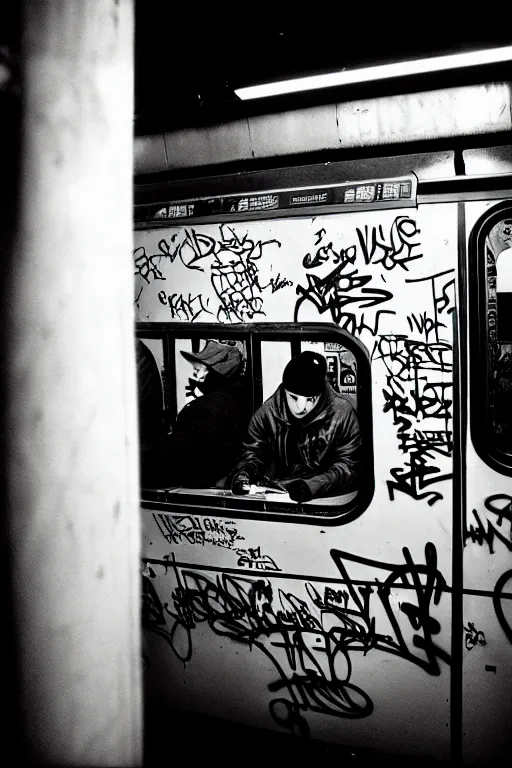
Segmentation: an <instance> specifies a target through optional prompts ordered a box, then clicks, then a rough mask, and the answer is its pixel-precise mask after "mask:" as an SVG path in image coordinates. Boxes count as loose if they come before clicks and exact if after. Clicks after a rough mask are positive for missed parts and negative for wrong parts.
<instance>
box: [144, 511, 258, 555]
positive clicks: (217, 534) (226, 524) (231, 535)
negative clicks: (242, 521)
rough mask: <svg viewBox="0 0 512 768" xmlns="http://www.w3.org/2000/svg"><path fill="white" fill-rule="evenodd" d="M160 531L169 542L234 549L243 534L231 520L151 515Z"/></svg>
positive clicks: (241, 539)
mask: <svg viewBox="0 0 512 768" xmlns="http://www.w3.org/2000/svg"><path fill="white" fill-rule="evenodd" d="M153 518H154V520H155V522H156V524H157V526H158V529H159V530H160V533H161V534H162V536H163V537H164V538H165V540H166V541H167V542H168V543H169V544H198V545H199V546H203V547H204V546H205V545H208V544H210V545H212V546H214V547H223V548H224V549H236V548H237V547H238V546H239V545H238V544H237V542H239V541H243V540H244V538H245V537H244V536H241V535H240V534H239V532H238V528H237V527H236V524H235V523H234V522H233V521H232V520H222V519H218V518H216V517H202V516H197V517H196V516H195V515H180V516H177V515H159V514H155V515H153Z"/></svg>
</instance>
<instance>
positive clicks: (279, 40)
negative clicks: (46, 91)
mask: <svg viewBox="0 0 512 768" xmlns="http://www.w3.org/2000/svg"><path fill="white" fill-rule="evenodd" d="M191 6H192V4H191ZM193 6H194V7H190V9H189V10H185V11H184V10H183V9H182V10H180V11H177V4H175V3H173V2H170V1H169V2H162V1H161V0H136V4H135V12H136V13H135V132H136V134H141V133H144V134H151V133H157V132H160V131H167V130H173V129H175V128H178V127H201V126H204V125H205V124H208V123H209V122H222V121H224V120H228V119H232V118H236V117H240V116H243V115H246V114H255V113H258V112H260V113H261V112H262V111H265V112H268V111H280V110H281V109H283V108H285V109H290V108H294V107H297V106H305V105H307V104H308V103H309V104H313V103H319V102H321V101H324V102H325V101H326V100H327V99H329V100H332V99H333V98H335V99H336V98H340V99H343V98H347V99H350V98H354V97H356V98H360V97H362V96H371V95H372V94H373V95H375V93H376V92H378V93H379V94H380V93H382V92H386V89H392V91H393V92H394V93H397V92H400V90H402V91H407V90H411V89H412V90H428V89H429V88H432V87H446V86H450V85H453V84H463V82H464V83H466V82H468V80H469V81H472V82H474V81H478V80H483V79H485V80H487V81H488V80H489V79H490V78H491V79H496V78H503V77H506V72H504V71H503V65H501V67H500V68H497V67H496V66H495V67H494V70H493V71H486V72H485V73H482V72H480V71H476V70H473V71H472V72H466V73H463V72H461V71H458V72H457V71H456V72H452V73H445V74H444V75H437V76H436V77H435V78H434V77H433V76H432V77H430V79H429V77H428V76H422V78H420V79H419V80H418V78H416V79H415V78H408V79H407V81H404V82H401V83H397V82H396V81H395V82H394V83H389V82H385V83H381V84H378V85H376V84H366V85H363V86H361V85H360V86H357V89H355V87H354V86H352V87H351V88H348V89H347V88H345V90H344V92H343V93H342V94H339V93H338V94H333V93H332V92H331V93H327V92H326V91H323V92H317V93H315V94H311V95H304V94H303V95H299V96H298V95H295V96H288V97H274V98H273V100H271V101H270V102H269V101H267V100H265V103H262V102H261V100H259V103H258V102H240V100H239V99H238V97H237V96H236V95H235V93H234V89H235V88H238V87H241V86H244V85H254V84H257V83H262V82H270V81H275V80H281V79H289V78H293V77H299V76H304V75H309V74H320V73H324V72H330V71H336V70H340V69H343V68H347V69H351V68H357V67H363V66H369V65H373V64H379V63H382V64H384V63H389V62H395V61H401V60H407V59H412V58H422V57H426V56H434V55H443V54H447V53H459V52H465V51H469V50H478V49H480V48H489V47H497V46H500V45H508V44H510V43H511V42H512V36H511V35H510V31H509V30H508V28H507V25H506V24H505V25H504V28H502V30H501V31H500V25H499V24H497V23H496V22H494V23H493V24H492V25H491V28H490V29H489V28H487V29H486V26H487V25H486V24H485V22H484V21H482V19H481V17H480V20H479V23H478V24H474V25H473V29H468V28H466V29H465V30H462V29H461V28H460V26H459V27H456V29H455V30H454V29H453V28H452V29H450V28H448V27H446V26H445V27H444V28H443V23H441V21H440V20H438V21H437V29H436V33H435V35H422V36H420V34H419V32H421V30H422V28H423V26H424V24H427V20H426V19H423V18H422V16H421V10H420V9H419V8H418V7H416V10H415V14H414V16H412V15H410V14H408V15H407V16H402V17H401V18H400V19H397V16H398V14H397V13H396V12H395V16H394V17H393V16H392V15H391V13H390V14H389V15H388V18H387V21H384V22H383V23H384V27H383V26H382V23H380V22H379V21H377V19H376V18H375V17H374V15H373V12H372V11H371V10H370V9H371V6H368V5H366V4H361V7H362V10H361V11H360V12H359V14H357V15H354V12H353V10H352V12H351V17H350V22H348V17H347V16H346V15H343V14H338V15H336V14H333V13H332V12H328V11H327V10H326V8H325V7H320V6H319V7H318V8H317V9H316V15H317V17H316V18H315V8H314V7H313V6H312V5H311V4H310V5H309V6H308V7H306V6H304V9H305V10H304V13H302V14H301V16H302V17H304V16H306V17H307V23H304V21H302V23H301V25H300V27H299V26H295V25H293V24H291V23H283V22H280V21H279V20H277V19H276V20H275V21H273V20H271V21H268V20H266V18H264V14H265V15H268V14H269V13H271V10H272V9H271V7H270V6H268V5H261V6H256V5H255V4H253V5H250V6H246V8H245V12H244V11H242V10H239V11H238V13H239V14H240V15H241V14H242V13H245V18H244V19H243V20H238V21H237V23H236V24H234V23H233V21H232V18H230V16H229V14H228V13H227V12H226V11H224V10H222V6H218V8H220V10H217V12H216V13H212V11H211V10H209V12H208V18H206V15H205V11H204V10H203V7H202V6H201V5H196V4H193ZM344 7H347V6H346V5H345V6H344ZM388 7H389V6H388ZM239 8H240V7H239ZM290 8H291V6H290ZM423 8H424V11H426V10H427V7H426V6H424V7H423ZM411 9H412V6H411ZM296 10H297V9H296ZM411 13H412V11H411ZM291 15H292V13H290V16H291ZM253 16H254V18H253ZM226 19H229V21H227V20H226ZM263 21H264V23H262V22H263ZM423 31H425V30H423ZM509 74H510V73H509ZM329 90H332V89H329ZM388 92H389V91H388Z"/></svg>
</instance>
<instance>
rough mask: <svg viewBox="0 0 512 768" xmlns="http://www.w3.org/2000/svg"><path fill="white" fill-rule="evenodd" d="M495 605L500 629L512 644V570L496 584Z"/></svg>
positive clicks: (503, 575) (506, 572) (503, 574)
mask: <svg viewBox="0 0 512 768" xmlns="http://www.w3.org/2000/svg"><path fill="white" fill-rule="evenodd" d="M493 604H494V612H495V613H496V618H497V619H498V621H499V623H500V627H501V628H502V630H503V632H504V633H505V635H506V637H507V639H508V641H509V642H510V643H512V568H511V569H510V570H509V571H505V573H502V575H501V576H500V577H499V579H498V581H497V582H496V586H495V587H494V593H493Z"/></svg>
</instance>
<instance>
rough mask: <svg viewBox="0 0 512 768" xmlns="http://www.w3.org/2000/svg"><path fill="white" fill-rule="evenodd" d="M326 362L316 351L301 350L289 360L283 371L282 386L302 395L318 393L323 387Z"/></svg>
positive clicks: (312, 395)
mask: <svg viewBox="0 0 512 768" xmlns="http://www.w3.org/2000/svg"><path fill="white" fill-rule="evenodd" d="M326 374H327V362H326V360H325V357H324V356H323V355H319V354H318V352H308V351H307V352H301V353H300V355H299V356H298V357H294V358H292V359H291V360H290V362H289V363H288V365H287V366H286V368H285V369H284V372H283V386H284V388H285V389H286V390H287V391H288V392H293V394H294V395H302V397H314V396H315V395H319V394H320V393H321V392H322V391H323V389H324V387H325V377H326Z"/></svg>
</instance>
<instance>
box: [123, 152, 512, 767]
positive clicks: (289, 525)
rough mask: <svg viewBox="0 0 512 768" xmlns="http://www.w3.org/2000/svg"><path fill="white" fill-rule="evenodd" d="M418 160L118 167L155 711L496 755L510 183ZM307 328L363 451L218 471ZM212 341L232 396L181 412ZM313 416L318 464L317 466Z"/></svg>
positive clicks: (508, 398) (509, 548)
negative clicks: (134, 357) (442, 175)
mask: <svg viewBox="0 0 512 768" xmlns="http://www.w3.org/2000/svg"><path fill="white" fill-rule="evenodd" d="M435 162H436V158H435V157H434V155H432V157H431V158H430V159H429V156H427V155H426V154H425V155H424V156H422V157H420V156H417V157H416V158H413V157H412V156H402V157H401V158H399V159H397V158H394V159H393V158H389V159H388V160H386V158H381V159H379V160H378V162H377V161H376V160H375V159H374V160H373V161H371V162H370V161H366V162H361V163H359V164H358V165H357V169H356V164H355V163H346V164H344V163H342V162H340V163H331V164H329V165H328V166H325V165H311V166H307V167H306V166H304V167H302V168H300V169H298V168H295V169H293V168H292V169H290V168H288V169H283V170H281V171H280V170H272V171H266V172H263V171H258V172H256V171H255V172H254V173H252V174H245V175H244V174H241V175H236V176H235V175H233V176H227V175H225V176H222V177H220V176H219V177H218V178H214V177H211V178H209V179H207V180H203V181H202V182H201V183H200V182H198V181H196V182H194V180H189V181H188V182H187V183H186V184H185V183H181V185H180V184H179V183H174V185H173V183H167V184H164V183H161V184H159V185H146V186H141V187H139V188H138V189H136V198H135V202H136V205H135V235H134V238H135V239H134V254H133V259H134V272H135V282H136V290H135V305H136V316H137V324H136V336H137V351H138V362H139V366H138V370H139V398H140V403H141V406H140V418H141V468H142V480H143V482H142V492H141V515H142V527H143V551H142V579H143V624H144V636H143V639H144V649H143V655H144V668H145V671H144V675H145V695H146V700H147V703H148V706H153V708H154V710H155V711H156V710H158V711H160V712H161V713H163V712H175V711H179V712H187V713H198V714H202V715H209V716H212V717H216V718H221V719H222V720H226V721H232V722H235V723H242V724H248V725H251V726H255V727H258V728H261V729H269V730H274V731H279V732H283V733H288V734H295V735H296V737H297V738H305V739H315V740H320V741H323V742H328V743H333V744H339V745H345V746H348V747H350V748H351V749H353V750H357V749H370V750H374V751H375V752H378V753H383V754H389V755H398V756H399V755H408V756H409V757H414V756H416V757H429V758H433V759H440V760H443V759H444V760H448V759H450V758H452V759H458V758H462V759H463V760H464V761H465V762H467V763H469V764H473V763H474V764H478V763H486V762H489V761H491V760H496V761H497V760H500V759H501V760H503V761H505V760H506V758H507V755H508V756H510V748H511V742H510V725H511V723H512V696H511V695H510V691H511V689H512V558H511V552H512V536H511V527H512V195H511V191H510V190H511V187H512V184H511V182H510V176H507V175H503V176H499V175H495V176H480V177H479V178H478V179H476V180H475V178H473V179H471V178H467V179H462V180H461V179H457V178H452V179H445V180H436V171H435V169H434V168H433V166H434V164H435ZM429 163H430V166H429ZM429 167H431V172H430V173H427V172H426V171H425V169H427V170H428V168H429ZM376 169H378V172H376ZM305 351H310V352H315V353H316V354H317V355H320V356H322V357H323V358H324V359H325V371H326V380H327V382H328V387H329V392H330V393H331V394H332V397H334V398H335V399H336V402H337V403H340V402H342V403H343V408H345V409H346V411H347V412H350V413H351V414H352V416H353V418H354V419H355V421H356V423H357V425H358V429H359V435H360V445H359V449H358V459H357V471H356V472H355V474H354V475H353V476H352V477H351V479H350V481H348V480H347V481H346V482H345V480H346V478H344V479H343V480H342V481H340V482H338V483H334V484H331V485H329V484H328V483H327V485H324V486H321V487H320V490H318V487H317V486H315V487H314V488H313V489H312V487H311V483H310V484H309V486H308V487H309V490H310V493H309V494H307V495H306V496H305V497H304V496H303V497H302V498H301V497H299V498H293V496H296V494H292V491H291V489H290V487H289V486H286V484H284V485H283V484H282V483H280V482H279V481H278V480H276V476H275V474H274V476H272V473H270V474H265V471H262V472H261V473H260V475H259V476H258V478H256V479H255V478H249V482H247V480H246V481H245V484H244V486H243V489H242V490H243V491H244V492H243V493H234V492H233V484H232V480H233V470H234V468H235V467H236V466H237V462H238V461H239V457H240V456H242V455H244V451H245V450H246V449H247V446H248V445H249V443H250V440H251V438H250V436H249V437H248V435H249V431H250V429H251V427H250V426H249V425H253V424H254V419H253V418H252V417H253V414H255V413H256V412H258V413H261V411H260V410H259V409H260V407H261V406H262V404H263V403H268V402H269V400H271V399H272V398H274V399H275V397H276V396H277V395H276V393H280V392H281V394H282V392H283V384H282V379H283V372H284V370H285V369H286V368H287V366H288V364H289V361H290V360H292V359H295V358H297V357H298V356H299V355H301V354H302V353H303V352H305ZM301 359H304V358H303V357H302V358H301ZM310 359H311V358H310ZM315 359H317V360H318V358H315ZM219 360H220V361H221V364H220V366H219V365H218V361H219ZM231 360H233V361H235V362H236V376H237V377H238V379H237V381H238V386H239V387H240V392H241V393H242V394H241V397H242V399H243V408H241V409H240V410H239V411H238V412H237V413H238V415H237V417H236V418H237V419H238V418H239V421H238V422H237V423H236V424H235V423H234V419H235V417H233V416H232V413H231V412H230V411H229V409H228V408H227V407H226V408H225V409H224V410H223V408H222V407H221V408H220V409H218V408H215V407H213V406H212V407H211V410H210V411H208V408H207V414H206V417H205V414H204V409H203V412H202V416H201V418H202V419H203V423H202V424H201V425H200V428H197V424H195V423H193V420H192V422H191V419H190V414H192V413H193V410H194V408H196V409H197V406H198V405H199V406H200V404H201V398H207V397H208V396H209V393H208V392H207V391H206V389H205V387H204V386H202V385H203V382H204V380H205V379H204V376H205V375H206V374H208V375H210V373H211V370H212V368H213V370H216V369H215V366H217V373H218V375H220V376H221V377H222V376H223V377H224V378H225V379H230V376H231V373H232V372H233V371H232V368H233V367H234V363H233V366H231V363H230V361H231ZM223 366H224V367H223ZM227 374H229V375H227ZM230 380H231V379H230ZM291 391H293V390H291ZM204 402H206V400H205V401H204ZM313 405H315V404H313ZM315 407H316V405H315ZM244 409H245V410H244ZM240 413H242V415H241V416H240ZM187 414H188V415H189V421H188V426H187V425H186V426H185V427H184V428H181V427H180V423H181V424H183V420H184V419H185V420H186V417H187ZM208 414H209V415H208ZM281 416H282V417H283V418H285V420H286V415H285V413H284V411H283V412H282V413H281ZM205 419H206V423H205ZM313 422H314V420H313ZM311 423H312V422H311V420H309V421H308V424H311ZM183 429H184V431H185V433H186V438H187V439H186V440H185V441H181V442H180V441H178V442H173V441H174V440H175V438H176V437H177V435H178V433H179V434H182V433H183ZM303 429H304V430H306V431H307V426H304V427H303ZM237 430H238V431H237ZM248 430H249V431H248ZM228 432H229V434H230V435H235V434H236V437H235V438H233V439H235V440H236V441H238V443H237V445H236V446H235V447H234V448H233V445H232V444H230V445H229V446H228V444H227V442H226V440H227V438H226V434H227V433H228ZM342 432H343V430H342ZM326 439H328V438H326V435H325V431H322V430H320V431H319V432H317V433H315V438H314V440H313V438H312V440H313V442H312V443H311V444H312V445H314V447H315V451H316V453H315V452H314V451H313V453H311V452H310V453H309V454H308V456H309V459H308V460H310V465H311V466H310V469H311V473H312V474H315V468H316V473H317V474H318V473H319V472H320V473H326V474H328V472H326V471H325V466H323V465H322V467H320V465H319V464H318V461H319V460H318V461H317V458H315V457H318V455H325V452H324V454H322V450H323V448H324V447H325V445H324V443H325V441H326ZM337 439H338V440H339V441H340V442H341V443H342V444H343V441H344V440H347V439H348V438H347V437H346V435H344V434H342V433H340V435H339V436H338V438H337ZM315 440H316V443H315V442H314V441H315ZM322 441H323V443H322ZM173 446H174V447H173ZM176 446H177V447H176ZM319 446H320V447H319ZM268 450H269V452H270V454H272V450H274V451H275V450H277V449H276V448H275V446H274V448H273V449H268ZM329 450H331V448H330V447H329V446H328V447H327V453H329ZM270 454H269V455H268V456H267V459H266V460H267V464H268V465H270V464H272V462H273V461H276V460H277V457H276V455H270ZM312 455H313V458H311V456H312ZM315 461H317V463H316V464H315ZM205 463H206V466H211V467H213V468H214V470H213V471H212V473H211V474H210V475H208V473H207V472H206V473H205V472H203V468H204V465H205ZM319 467H320V468H319ZM306 484H307V483H306ZM313 485H314V484H313ZM290 494H291V495H290Z"/></svg>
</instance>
